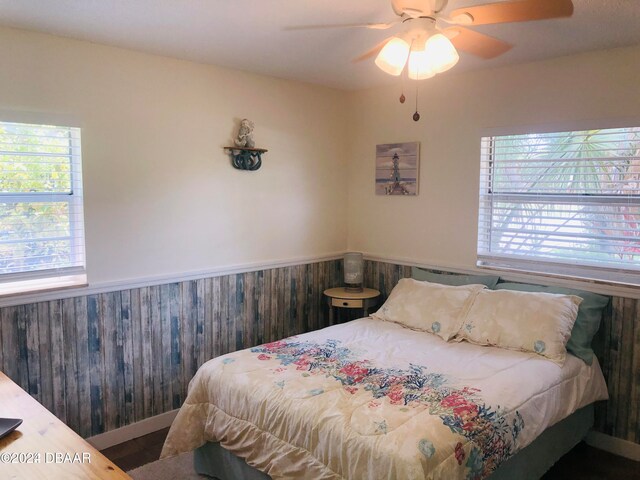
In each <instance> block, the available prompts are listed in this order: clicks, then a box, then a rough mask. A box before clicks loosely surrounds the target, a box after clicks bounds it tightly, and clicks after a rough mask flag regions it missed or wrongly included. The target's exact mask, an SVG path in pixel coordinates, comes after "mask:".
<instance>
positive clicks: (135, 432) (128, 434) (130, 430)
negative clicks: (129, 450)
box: [86, 409, 178, 450]
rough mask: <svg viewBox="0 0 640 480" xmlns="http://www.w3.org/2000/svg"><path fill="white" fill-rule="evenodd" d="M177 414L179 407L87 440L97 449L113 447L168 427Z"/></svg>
mask: <svg viewBox="0 0 640 480" xmlns="http://www.w3.org/2000/svg"><path fill="white" fill-rule="evenodd" d="M177 414H178V409H176V410H171V411H170V412H166V413H161V414H160V415H155V416H153V417H149V418H145V419H144V420H141V421H139V422H136V423H132V424H130V425H125V426H124V427H120V428H116V429H115V430H110V431H108V432H105V433H101V434H99V435H94V436H93V437H89V438H87V439H86V440H87V442H89V443H90V444H91V445H93V446H94V447H95V448H96V449H98V450H104V449H105V448H109V447H113V446H114V445H118V444H120V443H124V442H128V441H129V440H133V439H134V438H138V437H142V436H143V435H148V434H149V433H153V432H157V431H158V430H162V429H163V428H167V427H169V426H170V425H171V423H172V422H173V419H174V418H176V415H177Z"/></svg>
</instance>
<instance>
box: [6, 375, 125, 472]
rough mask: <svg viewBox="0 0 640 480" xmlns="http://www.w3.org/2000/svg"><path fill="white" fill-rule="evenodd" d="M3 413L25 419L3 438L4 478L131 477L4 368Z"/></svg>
mask: <svg viewBox="0 0 640 480" xmlns="http://www.w3.org/2000/svg"><path fill="white" fill-rule="evenodd" d="M0 417H4V418H22V419H23V420H24V421H23V422H22V425H20V426H19V427H18V428H17V429H16V430H15V431H13V432H11V433H10V434H9V435H7V436H6V437H4V438H3V439H0V478H2V479H3V480H4V479H16V480H40V479H46V480H67V479H109V480H131V477H129V475H127V474H126V473H124V472H123V471H122V470H120V469H119V468H118V467H117V466H116V465H114V464H113V463H111V461H109V460H108V459H107V458H106V457H105V456H104V455H102V454H101V453H100V452H99V451H98V450H96V449H95V448H94V447H92V446H91V445H90V444H89V443H88V442H86V441H85V440H84V439H83V438H82V437H80V436H79V435H78V434H76V433H75V432H74V431H73V430H71V429H70V428H69V427H67V426H66V425H65V424H64V423H62V422H61V421H60V420H58V418H56V416H55V415H53V414H52V413H51V412H50V411H49V410H47V409H46V408H44V407H43V406H42V405H40V404H39V403H38V402H37V401H36V400H35V399H34V398H33V397H31V396H30V395H29V394H28V393H27V392H25V391H24V390H22V389H21V388H20V387H19V386H18V385H16V384H15V383H14V382H13V381H11V379H10V378H9V377H7V376H6V375H5V374H4V373H2V372H0ZM28 462H31V463H28Z"/></svg>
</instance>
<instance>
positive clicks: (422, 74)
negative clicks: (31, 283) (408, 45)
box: [408, 48, 436, 80]
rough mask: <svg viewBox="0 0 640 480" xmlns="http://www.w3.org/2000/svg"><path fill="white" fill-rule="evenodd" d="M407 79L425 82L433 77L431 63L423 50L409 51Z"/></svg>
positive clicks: (433, 71)
mask: <svg viewBox="0 0 640 480" xmlns="http://www.w3.org/2000/svg"><path fill="white" fill-rule="evenodd" d="M408 70H409V78H410V79H411V80H426V79H427V78H431V77H433V76H435V74H436V71H435V70H434V68H433V61H432V59H431V57H430V55H429V52H427V51H426V50H425V49H424V48H423V49H420V50H415V49H414V50H411V53H410V54H409V68H408Z"/></svg>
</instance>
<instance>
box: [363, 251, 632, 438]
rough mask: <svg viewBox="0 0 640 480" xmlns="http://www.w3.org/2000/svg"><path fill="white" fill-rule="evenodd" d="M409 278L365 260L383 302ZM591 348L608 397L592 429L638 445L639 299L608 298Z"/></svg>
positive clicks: (405, 271)
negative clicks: (605, 381)
mask: <svg viewBox="0 0 640 480" xmlns="http://www.w3.org/2000/svg"><path fill="white" fill-rule="evenodd" d="M432 271H434V272H437V271H436V270H432ZM438 273H448V272H438ZM410 276H411V267H408V266H405V265H396V264H393V263H384V262H378V261H371V260H366V261H365V266H364V284H365V285H366V286H368V287H371V288H375V289H377V290H380V292H381V296H382V298H383V299H384V298H386V297H387V296H388V295H389V293H390V292H391V289H392V288H393V287H394V286H395V285H396V283H397V282H398V280H399V279H401V278H405V277H410ZM594 349H595V351H596V354H597V356H598V359H599V360H600V365H601V366H602V371H603V372H604V376H605V378H606V379H607V385H608V387H609V397H610V399H609V401H607V402H599V405H598V406H597V408H596V424H595V430H596V431H599V432H601V433H604V434H607V435H611V436H613V437H617V438H620V439H623V440H627V441H629V442H634V443H637V444H640V300H637V299H631V298H621V297H613V298H612V300H611V303H610V304H609V307H608V308H607V310H606V311H605V314H604V317H603V321H602V326H601V328H600V331H599V332H598V335H597V336H596V339H595V341H594Z"/></svg>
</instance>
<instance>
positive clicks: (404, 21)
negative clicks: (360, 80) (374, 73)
mask: <svg viewBox="0 0 640 480" xmlns="http://www.w3.org/2000/svg"><path fill="white" fill-rule="evenodd" d="M448 3H449V0H391V6H392V8H393V11H394V13H395V14H396V15H397V17H398V18H396V19H394V20H392V21H390V22H388V23H363V24H343V25H340V24H335V25H306V26H298V27H289V28H288V29H289V30H306V29H321V28H341V27H347V28H349V27H363V28H369V29H374V30H386V29H390V28H392V27H395V26H396V25H401V26H402V30H401V31H399V32H398V33H397V34H395V35H393V36H391V37H388V38H386V39H385V40H383V41H382V42H380V43H379V44H377V45H376V46H375V47H373V48H372V49H371V50H369V51H367V52H365V53H364V54H363V55H361V56H359V57H358V58H356V59H354V62H360V61H363V60H367V59H369V58H371V57H374V56H375V57H376V59H375V63H376V65H377V66H378V67H379V68H380V69H381V70H382V71H384V72H386V73H388V74H390V75H395V76H398V75H400V74H401V73H402V72H403V71H404V69H405V66H406V67H407V73H408V76H409V78H412V79H414V80H423V79H427V78H431V77H433V76H434V75H436V74H438V73H442V72H445V71H447V70H449V69H450V68H452V67H453V66H454V65H456V63H457V62H458V60H459V55H458V50H460V51H463V52H467V53H470V54H472V55H475V56H478V57H481V58H484V59H491V58H495V57H497V56H499V55H502V54H503V53H505V52H507V51H509V50H510V49H511V48H512V47H513V46H512V45H510V44H509V43H507V42H503V41H502V40H498V39H496V38H493V37H490V36H488V35H484V34H482V33H478V32H475V31H473V30H470V29H469V28H466V27H474V26H477V25H490V24H498V23H511V22H528V21H533V20H546V19H551V18H561V17H570V16H571V15H572V14H573V3H572V0H510V1H503V2H498V3H490V4H486V5H477V6H470V7H463V8H458V9H455V10H452V11H450V12H448V13H445V12H444V11H445V10H446V8H447V6H448Z"/></svg>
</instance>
